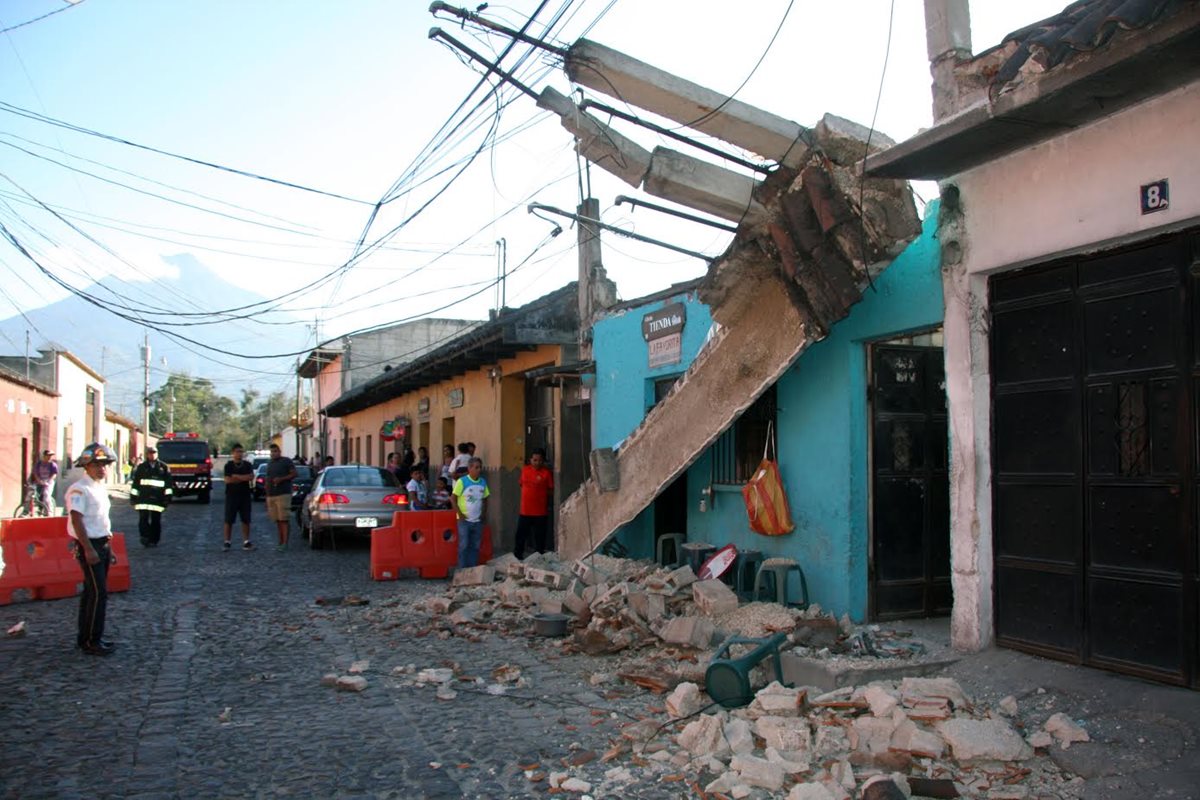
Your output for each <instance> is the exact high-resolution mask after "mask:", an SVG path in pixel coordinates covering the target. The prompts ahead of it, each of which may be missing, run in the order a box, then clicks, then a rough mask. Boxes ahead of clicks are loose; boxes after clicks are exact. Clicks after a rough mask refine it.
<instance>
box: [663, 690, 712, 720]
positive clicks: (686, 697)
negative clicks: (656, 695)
mask: <svg viewBox="0 0 1200 800" xmlns="http://www.w3.org/2000/svg"><path fill="white" fill-rule="evenodd" d="M664 705H665V706H666V707H667V713H668V714H670V715H671V717H672V718H673V719H683V718H684V717H690V716H691V715H692V714H695V713H696V712H697V711H699V710H700V709H701V708H703V707H704V700H703V699H702V698H701V697H700V687H699V686H697V685H696V684H694V683H691V682H686V683H681V684H679V685H678V686H676V687H675V691H673V692H671V694H670V695H668V696H667V699H666V701H665V702H664Z"/></svg>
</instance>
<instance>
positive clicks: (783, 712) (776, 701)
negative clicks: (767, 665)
mask: <svg viewBox="0 0 1200 800" xmlns="http://www.w3.org/2000/svg"><path fill="white" fill-rule="evenodd" d="M806 696H807V692H806V691H805V690H804V689H790V688H788V687H786V686H784V685H783V684H781V683H779V681H772V682H771V683H770V684H768V685H767V686H765V687H763V688H762V689H759V690H758V692H757V694H755V696H754V702H752V703H751V704H750V705H751V711H752V712H760V711H761V712H762V713H763V714H765V715H767V716H775V717H794V716H797V715H798V714H799V713H800V707H801V706H802V705H803V704H804V699H805V697H806Z"/></svg>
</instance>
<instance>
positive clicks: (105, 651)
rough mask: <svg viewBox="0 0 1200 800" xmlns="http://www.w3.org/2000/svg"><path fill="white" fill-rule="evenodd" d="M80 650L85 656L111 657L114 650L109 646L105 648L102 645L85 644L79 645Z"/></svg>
mask: <svg viewBox="0 0 1200 800" xmlns="http://www.w3.org/2000/svg"><path fill="white" fill-rule="evenodd" d="M79 649H80V650H82V651H83V654H84V655H87V656H111V655H112V654H113V651H114V650H115V649H116V648H115V647H113V646H112V645H111V644H110V645H109V646H108V647H105V646H104V644H85V645H81V646H80V648H79Z"/></svg>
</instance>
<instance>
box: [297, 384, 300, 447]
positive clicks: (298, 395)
mask: <svg viewBox="0 0 1200 800" xmlns="http://www.w3.org/2000/svg"><path fill="white" fill-rule="evenodd" d="M299 456H300V371H299V370H296V457H297V458H299Z"/></svg>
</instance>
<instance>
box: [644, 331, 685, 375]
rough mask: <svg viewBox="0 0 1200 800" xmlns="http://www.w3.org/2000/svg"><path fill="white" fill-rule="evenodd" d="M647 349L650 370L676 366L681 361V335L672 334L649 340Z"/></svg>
mask: <svg viewBox="0 0 1200 800" xmlns="http://www.w3.org/2000/svg"><path fill="white" fill-rule="evenodd" d="M647 348H648V350H649V353H650V369H654V368H655V367H665V366H667V365H668V364H678V363H679V362H680V361H682V360H683V334H682V333H672V334H669V335H667V336H662V337H659V338H657V339H651V340H650V341H649V343H648V344H647Z"/></svg>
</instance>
